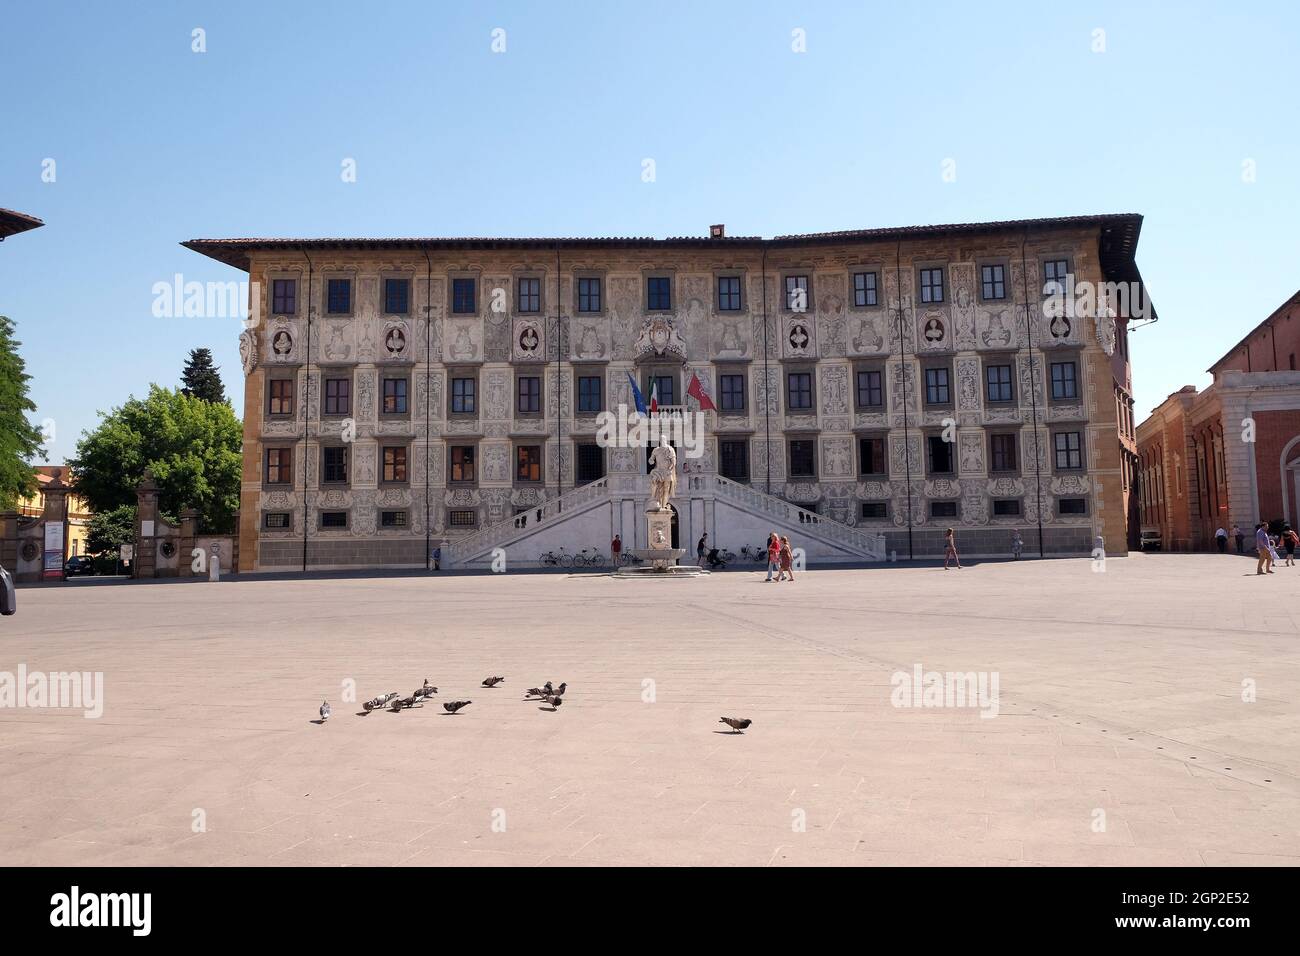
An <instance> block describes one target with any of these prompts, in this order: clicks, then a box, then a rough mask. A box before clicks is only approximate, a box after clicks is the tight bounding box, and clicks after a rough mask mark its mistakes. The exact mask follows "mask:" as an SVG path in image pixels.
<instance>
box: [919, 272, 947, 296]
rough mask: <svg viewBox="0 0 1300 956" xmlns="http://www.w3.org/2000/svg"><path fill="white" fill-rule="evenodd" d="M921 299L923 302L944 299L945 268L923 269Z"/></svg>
mask: <svg viewBox="0 0 1300 956" xmlns="http://www.w3.org/2000/svg"><path fill="white" fill-rule="evenodd" d="M921 301H922V302H942V301H943V270H942V269H922V270H921Z"/></svg>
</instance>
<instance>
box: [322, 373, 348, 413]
mask: <svg viewBox="0 0 1300 956" xmlns="http://www.w3.org/2000/svg"><path fill="white" fill-rule="evenodd" d="M351 411H352V379H350V378H327V379H325V414H326V415H347V414H349V413H350V412H351Z"/></svg>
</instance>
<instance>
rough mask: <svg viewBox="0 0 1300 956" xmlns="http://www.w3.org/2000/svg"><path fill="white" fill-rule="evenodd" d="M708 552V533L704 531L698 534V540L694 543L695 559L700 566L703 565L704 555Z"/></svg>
mask: <svg viewBox="0 0 1300 956" xmlns="http://www.w3.org/2000/svg"><path fill="white" fill-rule="evenodd" d="M708 553H709V533H708V532H707V531H706V532H704V534H702V535H700V540H699V542H698V543H697V544H696V545H695V560H696V561H697V562H699V565H700V567H704V556H705V555H706V554H708Z"/></svg>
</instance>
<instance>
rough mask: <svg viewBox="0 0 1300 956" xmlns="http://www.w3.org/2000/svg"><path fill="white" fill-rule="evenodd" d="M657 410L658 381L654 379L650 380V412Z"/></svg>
mask: <svg viewBox="0 0 1300 956" xmlns="http://www.w3.org/2000/svg"><path fill="white" fill-rule="evenodd" d="M657 411H659V382H658V381H657V380H655V379H652V380H651V381H650V414H651V415H653V414H654V413H655V412H657Z"/></svg>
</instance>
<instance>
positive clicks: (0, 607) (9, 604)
mask: <svg viewBox="0 0 1300 956" xmlns="http://www.w3.org/2000/svg"><path fill="white" fill-rule="evenodd" d="M17 610H18V595H17V594H16V593H15V591H14V579H13V578H11V577H10V576H9V572H8V571H6V570H5V569H4V567H3V566H2V565H0V614H13V613H14V612H15V611H17Z"/></svg>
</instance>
